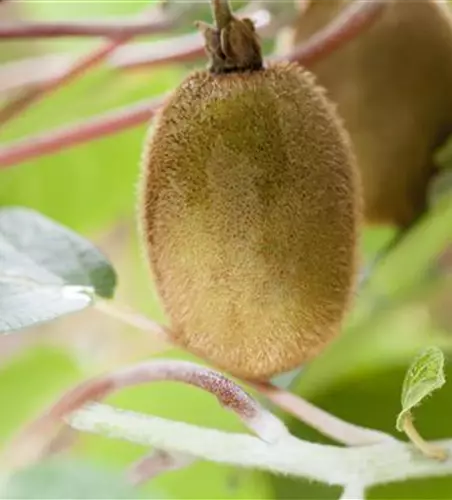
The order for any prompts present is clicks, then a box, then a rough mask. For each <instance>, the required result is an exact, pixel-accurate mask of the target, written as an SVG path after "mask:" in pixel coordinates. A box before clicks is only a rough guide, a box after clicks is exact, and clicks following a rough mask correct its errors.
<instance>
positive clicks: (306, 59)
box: [0, 2, 384, 168]
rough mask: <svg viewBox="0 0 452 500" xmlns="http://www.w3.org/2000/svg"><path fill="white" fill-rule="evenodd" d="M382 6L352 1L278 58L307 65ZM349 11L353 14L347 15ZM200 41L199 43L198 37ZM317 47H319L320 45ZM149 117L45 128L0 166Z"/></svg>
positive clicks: (0, 157)
mask: <svg viewBox="0 0 452 500" xmlns="http://www.w3.org/2000/svg"><path fill="white" fill-rule="evenodd" d="M353 5H355V3H354V4H352V6H353ZM358 7H359V9H358ZM383 8H384V3H380V2H356V7H355V9H354V11H353V12H350V10H349V9H347V11H346V12H345V13H343V15H342V16H340V19H342V20H341V22H339V21H338V20H335V21H333V22H332V23H331V24H329V25H328V26H327V27H326V28H324V29H323V30H321V31H320V32H319V33H318V34H317V35H315V36H314V37H312V38H311V39H310V40H308V42H306V44H303V45H301V46H300V47H299V48H297V49H295V50H294V51H293V52H292V53H291V54H288V55H287V56H281V57H279V59H283V60H287V59H289V60H295V59H296V60H297V61H298V62H300V63H301V64H305V65H306V66H309V64H312V63H313V62H314V61H315V60H318V59H320V58H321V57H325V56H326V55H328V54H329V53H330V52H332V51H333V50H336V49H338V48H339V46H340V45H341V44H342V43H345V42H346V41H348V40H349V39H350V38H353V37H354V36H357V34H358V33H360V32H361V31H363V30H364V29H365V28H368V27H369V26H370V25H371V24H372V23H373V22H375V21H376V19H377V18H378V16H379V15H381V13H382V11H383ZM345 14H347V18H345ZM352 14H353V16H352V17H350V16H351V15H352ZM371 14H372V15H371ZM355 16H356V17H355ZM348 30H350V32H349V35H348V34H347V33H348ZM322 33H323V35H322ZM339 35H340V36H339ZM200 44H202V42H201V41H200ZM317 47H318V48H317ZM320 47H323V48H322V49H320ZM196 50H199V51H200V53H202V51H203V47H202V45H200V47H198V49H197V48H196V47H191V48H190V51H195V52H196ZM189 54H191V52H189ZM172 57H176V55H175V54H173V55H172ZM274 60H278V58H274ZM140 64H144V62H143V60H141V63H140ZM124 115H126V116H124ZM150 118H151V113H149V114H146V113H143V110H142V109H138V108H136V107H133V106H132V107H130V108H125V109H121V110H116V111H112V112H110V113H107V114H105V115H100V116H97V117H94V118H91V119H90V120H88V121H87V122H84V123H77V124H75V125H72V126H66V127H64V128H63V129H57V130H53V131H49V132H47V133H45V134H42V135H38V136H31V137H28V138H26V139H23V140H21V141H18V142H16V143H13V144H10V145H7V146H5V147H3V148H0V168H6V167H9V166H12V165H16V164H17V163H20V162H23V161H25V160H30V159H33V158H38V157H40V156H43V155H46V154H51V153H54V152H56V151H60V150H62V149H64V148H68V147H72V146H74V145H77V144H81V143H84V142H88V141H90V140H94V139H97V138H99V137H103V136H105V135H109V134H112V133H116V132H119V131H121V130H125V129H127V128H130V127H133V126H136V125H139V124H142V123H144V122H146V121H148V120H149V119H150Z"/></svg>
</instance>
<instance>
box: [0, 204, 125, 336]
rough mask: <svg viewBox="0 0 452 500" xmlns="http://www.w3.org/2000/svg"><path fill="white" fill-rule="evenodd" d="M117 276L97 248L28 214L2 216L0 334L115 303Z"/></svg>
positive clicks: (8, 212) (5, 210)
mask: <svg viewBox="0 0 452 500" xmlns="http://www.w3.org/2000/svg"><path fill="white" fill-rule="evenodd" d="M115 285H116V275H115V272H114V270H113V268H112V266H111V265H110V263H109V262H108V261H107V259H106V258H105V257H104V256H103V255H102V253H101V252H100V251H99V250H98V249H97V248H96V247H94V245H93V244H92V243H90V242H89V241H87V240H85V239H83V238H82V237H81V236H79V235H78V234H76V233H74V232H73V231H71V230H69V229H68V228H66V227H64V226H61V225H60V224H58V223H56V222H54V221H52V220H51V219H48V218H47V217H45V216H43V215H41V214H39V213H37V212H35V211H33V210H30V209H27V208H18V207H11V208H3V209H1V210H0V332H8V331H12V330H17V329H20V328H26V327H28V326H31V325H34V324H36V323H41V322H43V321H50V320H52V319H55V318H57V317H59V316H62V315H64V314H68V313H71V312H75V311H79V310H81V309H83V308H85V307H87V306H89V305H90V304H91V303H92V301H93V298H94V296H95V295H99V296H100V297H104V298H110V297H112V295H113V293H114V289H115Z"/></svg>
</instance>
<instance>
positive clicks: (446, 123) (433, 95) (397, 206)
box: [284, 0, 452, 250]
mask: <svg viewBox="0 0 452 500" xmlns="http://www.w3.org/2000/svg"><path fill="white" fill-rule="evenodd" d="M353 1H358V0H352V1H351V0H328V1H324V0H301V1H300V2H299V3H300V7H301V9H300V13H299V16H298V18H297V19H296V21H295V23H294V25H293V27H292V28H291V35H290V36H288V35H287V32H286V33H284V41H285V47H284V50H285V51H286V50H290V49H291V48H293V47H294V46H297V45H298V44H300V43H303V42H304V41H305V40H307V39H309V38H310V37H311V36H312V35H313V34H314V33H316V32H317V31H319V30H320V29H322V28H323V27H325V26H326V25H327V24H328V23H329V22H331V21H332V20H333V19H335V18H336V17H337V16H338V15H340V14H341V13H343V12H344V11H345V9H346V8H348V7H349V5H350V4H351V3H353ZM376 1H381V0H376ZM384 2H385V6H384V9H383V11H382V14H381V16H380V17H379V18H378V19H377V20H376V21H375V23H374V24H373V25H372V26H371V27H370V28H369V29H368V30H367V31H366V32H364V33H363V34H361V35H359V36H358V37H357V38H355V39H354V40H352V41H350V42H347V43H346V44H344V45H343V46H342V47H340V48H339V49H338V50H336V51H335V52H333V53H332V54H330V55H329V56H327V57H325V58H324V59H321V60H319V61H318V62H317V63H316V64H314V65H313V66H312V67H311V70H312V71H313V73H314V74H315V75H316V78H317V81H318V83H319V84H320V85H322V86H324V87H325V88H326V90H327V95H328V97H329V98H330V99H331V100H333V101H334V102H336V103H337V104H338V112H339V114H340V115H341V117H342V118H343V120H344V125H345V127H346V128H347V130H348V132H349V133H350V136H351V139H352V142H353V146H354V149H355V152H356V157H357V164H358V168H359V169H360V171H361V174H362V182H363V195H364V204H365V208H364V216H365V221H366V222H367V223H368V224H385V225H393V226H395V227H397V228H399V229H400V230H401V231H400V234H399V237H398V238H396V240H394V241H393V242H392V244H391V245H390V247H388V248H387V249H386V250H388V249H389V248H391V247H393V246H394V244H395V242H396V241H398V240H400V238H401V234H402V233H403V232H405V231H406V229H408V228H409V227H411V226H412V225H413V224H414V223H415V222H416V221H417V220H418V219H419V217H420V216H421V215H422V214H423V213H424V212H425V210H426V209H427V205H428V188H429V185H430V183H431V181H432V179H433V178H434V177H435V176H436V175H437V174H438V168H437V165H435V161H434V154H435V151H436V150H437V148H439V147H440V146H441V145H442V144H443V143H444V142H445V140H446V139H447V137H448V136H449V134H450V133H451V132H452V90H451V89H452V22H451V15H450V12H449V7H448V6H447V5H445V4H444V3H440V2H438V1H436V0H416V1H414V2H413V1H412V2H409V1H407V0H384ZM300 119H301V120H303V117H300Z"/></svg>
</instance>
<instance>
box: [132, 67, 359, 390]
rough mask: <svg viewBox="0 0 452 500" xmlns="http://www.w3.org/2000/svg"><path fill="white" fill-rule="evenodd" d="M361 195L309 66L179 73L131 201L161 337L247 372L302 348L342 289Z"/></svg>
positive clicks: (328, 318) (271, 368) (338, 308)
mask: <svg viewBox="0 0 452 500" xmlns="http://www.w3.org/2000/svg"><path fill="white" fill-rule="evenodd" d="M300 116H302V117H303V119H301V120H300ZM360 196H361V191H360V182H359V176H358V173H357V170H356V168H355V163H354V157H353V153H352V151H351V147H350V144H349V140H348V136H347V135H346V133H345V132H344V131H343V128H342V126H341V124H340V122H339V120H338V117H337V114H336V113H335V111H334V109H333V108H332V106H331V105H330V103H329V102H328V101H327V99H326V98H325V96H324V92H323V90H322V89H320V88H318V87H317V86H316V85H315V83H314V80H313V77H312V75H311V74H310V73H308V72H306V71H304V70H303V69H302V68H301V67H299V66H298V65H297V64H286V63H284V64H276V65H271V66H269V67H267V68H266V69H264V70H260V71H248V72H240V73H227V74H221V75H214V74H212V73H210V72H208V71H201V72H197V73H194V74H192V75H190V76H189V77H188V78H187V79H186V80H185V81H184V82H183V83H182V84H181V85H180V86H179V87H178V88H177V89H176V90H175V91H174V93H173V94H172V96H171V97H170V98H169V100H168V101H167V103H166V105H165V106H164V108H163V109H162V111H161V112H160V114H159V116H158V117H157V122H156V125H155V128H154V130H153V131H152V132H151V133H150V134H149V136H148V137H147V139H146V141H145V147H144V150H143V157H142V182H141V190H140V197H141V198H140V201H139V207H140V216H141V217H140V218H141V231H142V235H143V239H144V241H145V248H146V250H147V254H148V257H149V262H150V265H151V269H152V272H153V274H154V277H155V281H156V286H157V289H158V292H159V295H160V297H161V300H162V302H163V306H164V308H165V310H166V313H167V315H168V317H169V319H170V321H171V332H172V335H173V339H172V340H173V341H175V343H177V344H179V345H181V346H184V347H185V348H186V349H187V350H188V351H190V352H192V353H194V354H195V355H198V356H200V357H202V358H203V359H205V360H207V361H209V362H211V363H213V364H214V365H216V366H217V367H219V368H222V369H224V370H226V371H228V372H229V373H230V374H232V375H236V376H240V377H242V378H246V379H250V380H267V379H268V378H269V377H271V376H272V375H274V374H278V373H282V372H285V371H288V370H291V369H293V368H295V367H297V366H299V365H300V364H301V363H303V362H305V361H306V360H308V359H310V358H312V357H313V356H315V355H316V354H317V353H318V352H319V351H320V350H321V349H322V348H323V347H324V346H325V345H326V344H327V343H328V342H329V341H330V340H331V339H332V338H333V337H335V335H336V334H337V333H338V332H339V329H340V325H341V322H342V320H343V317H344V315H345V313H346V311H347V308H348V306H349V303H350V301H351V299H352V295H353V292H354V286H355V276H356V274H357V267H358V262H357V261H358V254H357V246H358V233H359V226H360V213H361V197H360Z"/></svg>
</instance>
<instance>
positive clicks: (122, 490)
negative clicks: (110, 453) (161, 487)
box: [0, 458, 143, 499]
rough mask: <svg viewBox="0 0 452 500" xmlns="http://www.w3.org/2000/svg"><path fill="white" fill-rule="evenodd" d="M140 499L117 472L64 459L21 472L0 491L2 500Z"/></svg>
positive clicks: (137, 491) (138, 493)
mask: <svg viewBox="0 0 452 500" xmlns="http://www.w3.org/2000/svg"><path fill="white" fill-rule="evenodd" d="M140 497H141V498H143V495H140V491H139V490H137V489H135V488H133V487H132V486H130V485H128V484H127V482H126V480H125V478H124V477H123V476H121V475H120V474H118V473H117V472H116V471H115V470H110V469H108V468H104V467H99V466H93V465H90V464H87V463H83V462H81V461H75V460H68V459H64V460H62V459H61V458H60V459H53V460H47V461H45V462H43V463H40V464H38V465H35V466H33V467H30V468H27V469H25V470H22V471H20V472H17V473H16V474H14V475H13V476H12V477H10V478H9V479H8V480H7V482H6V484H5V485H4V486H3V487H2V488H1V491H0V498H8V499H13V498H14V499H16V498H36V499H41V498H46V499H65V498H71V499H75V498H77V499H78V498H87V499H88V498H107V499H110V498H111V499H113V498H140Z"/></svg>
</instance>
